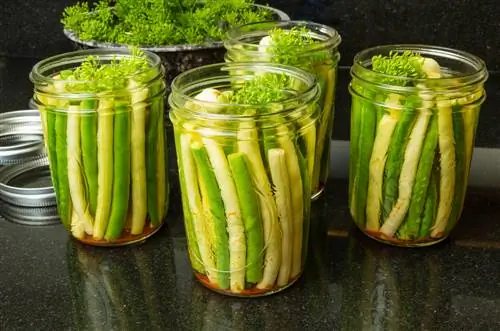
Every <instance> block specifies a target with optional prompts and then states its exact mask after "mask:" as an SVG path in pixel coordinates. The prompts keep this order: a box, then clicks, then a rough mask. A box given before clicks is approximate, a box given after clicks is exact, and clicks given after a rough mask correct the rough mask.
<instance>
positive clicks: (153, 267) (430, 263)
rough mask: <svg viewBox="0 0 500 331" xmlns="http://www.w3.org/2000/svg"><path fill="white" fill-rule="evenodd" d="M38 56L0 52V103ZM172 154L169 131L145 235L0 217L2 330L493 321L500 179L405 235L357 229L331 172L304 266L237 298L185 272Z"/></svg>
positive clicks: (485, 119)
mask: <svg viewBox="0 0 500 331" xmlns="http://www.w3.org/2000/svg"><path fill="white" fill-rule="evenodd" d="M35 62H36V60H34V59H22V60H20V59H13V58H9V59H5V58H0V83H1V84H0V87H1V91H0V110H1V111H7V110H14V109H23V108H26V107H27V103H28V99H29V97H30V96H31V88H32V87H31V84H30V82H29V81H28V79H27V75H28V72H29V70H30V68H31V66H32V65H33V64H34V63H35ZM347 81H348V72H347V70H346V69H343V70H342V71H341V75H340V79H339V89H338V95H337V100H338V106H337V119H336V131H337V132H336V134H335V137H337V138H339V139H346V138H347V127H348V111H347V109H348V103H349V96H348V95H347V94H346V91H345V86H346V84H347ZM488 84H489V85H488V89H489V90H490V89H491V91H489V100H490V102H488V104H487V105H485V107H484V109H483V113H482V115H481V116H482V117H481V123H480V130H479V131H480V132H479V135H478V145H481V146H490V147H496V150H497V151H498V148H499V147H500V139H499V138H500V134H499V132H498V130H499V128H498V126H497V125H495V123H496V116H498V115H497V113H496V107H494V105H495V104H496V103H497V101H500V99H499V98H500V95H499V92H498V84H499V79H498V77H497V76H494V77H492V79H490V81H489V83H488ZM169 133H170V138H171V131H170V130H169ZM170 143H172V140H170ZM174 157H175V156H174V150H173V148H172V146H171V145H170V160H172V161H171V162H170V178H171V185H172V195H171V200H170V210H169V213H168V215H167V220H166V224H165V225H164V227H163V228H162V229H161V230H160V231H159V232H158V233H157V234H155V235H154V236H153V237H152V238H150V239H149V240H147V241H146V242H145V243H143V244H141V245H138V246H132V247H122V248H109V249H106V248H93V247H89V246H85V245H82V244H79V243H77V242H76V241H74V240H72V239H71V238H70V236H69V235H68V233H67V232H66V230H65V229H64V228H63V227H62V226H61V225H57V226H44V227H28V226H21V225H17V224H14V223H10V222H8V221H5V220H2V219H0V243H1V245H0V298H1V300H0V330H9V331H10V330H216V331H218V330H273V331H274V330H347V331H351V330H499V329H500V319H499V316H500V285H499V284H500V187H497V188H484V187H470V188H469V191H468V193H467V197H466V201H465V207H464V212H463V216H462V219H461V221H460V222H459V223H458V226H457V228H456V229H455V231H454V232H453V233H452V235H451V236H450V238H449V239H447V240H445V241H444V242H442V243H440V244H438V245H436V246H433V247H428V248H421V249H404V248H396V247H390V246H385V245H381V244H379V243H377V242H375V241H373V240H371V239H369V238H367V237H365V236H364V235H363V234H362V233H360V232H359V231H358V230H356V229H355V228H354V227H353V224H352V223H353V222H352V221H351V219H350V217H349V213H348V205H347V192H346V190H347V181H346V180H345V179H333V178H332V179H330V181H329V183H328V186H327V189H326V192H325V195H324V196H323V197H322V198H320V199H319V200H318V201H316V202H314V203H313V208H312V217H311V223H312V230H311V239H310V247H309V257H308V261H307V265H306V270H305V272H304V274H303V277H302V278H301V279H300V280H299V281H298V282H297V283H296V284H295V285H293V286H292V287H291V288H289V289H287V290H285V291H283V292H282V293H279V294H276V295H274V296H270V297H265V298H259V299H236V298H229V297H225V296H222V295H220V294H217V293H213V292H211V291H210V290H208V289H205V288H204V287H202V286H201V285H200V284H199V283H197V281H196V280H195V279H194V278H193V276H192V273H191V268H190V265H189V261H188V258H187V252H186V238H185V235H184V229H183V224H182V211H181V209H180V206H181V204H180V197H179V194H178V181H177V176H176V170H175V163H174V162H173V160H174ZM486 160H487V158H486ZM477 175H479V176H480V175H481V174H477Z"/></svg>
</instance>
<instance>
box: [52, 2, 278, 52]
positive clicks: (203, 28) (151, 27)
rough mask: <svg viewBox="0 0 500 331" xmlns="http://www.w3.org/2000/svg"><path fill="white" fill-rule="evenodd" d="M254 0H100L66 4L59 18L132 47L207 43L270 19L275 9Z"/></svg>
mask: <svg viewBox="0 0 500 331" xmlns="http://www.w3.org/2000/svg"><path fill="white" fill-rule="evenodd" d="M253 3H254V2H253V0H204V1H199V0H168V1H167V0H100V1H99V2H97V3H96V4H94V5H93V7H92V8H91V6H90V5H89V4H88V3H87V2H81V3H77V4H76V5H73V6H69V7H67V8H65V10H64V12H63V14H62V19H61V22H62V24H63V25H64V28H65V29H66V30H69V31H73V32H74V33H76V34H77V35H78V37H79V38H80V39H82V40H96V41H102V42H112V43H120V44H128V45H156V46H163V45H176V44H203V43H205V42H210V41H220V40H221V39H222V38H223V37H224V34H225V33H226V31H227V30H228V29H229V28H231V27H233V26H237V25H242V24H245V23H252V22H259V21H266V20H269V19H271V18H272V13H271V12H270V11H269V10H267V9H263V8H256V7H254V6H252V5H253Z"/></svg>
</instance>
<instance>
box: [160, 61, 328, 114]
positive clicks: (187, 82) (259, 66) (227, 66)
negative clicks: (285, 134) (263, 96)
mask: <svg viewBox="0 0 500 331" xmlns="http://www.w3.org/2000/svg"><path fill="white" fill-rule="evenodd" d="M217 68H219V69H220V70H219V71H220V72H221V73H222V74H223V73H224V72H229V71H235V72H238V71H240V72H241V71H252V72H266V73H285V74H287V75H288V76H290V77H295V78H298V79H301V80H302V82H304V83H305V84H306V86H307V87H306V88H304V90H303V91H300V92H299V93H298V94H297V95H294V96H291V97H290V98H287V99H285V100H281V101H276V102H271V103H266V104H260V105H259V104H257V105H256V104H239V103H227V102H226V103H225V102H213V101H204V100H199V99H196V98H195V96H193V95H191V94H188V91H189V90H191V89H193V88H194V87H196V88H199V90H202V85H208V84H209V83H219V84H220V83H224V82H225V83H226V84H227V83H230V82H231V80H230V78H229V77H231V78H232V79H237V77H239V76H236V75H234V76H233V75H231V76H224V77H222V76H216V77H211V78H206V76H203V77H205V80H204V81H203V82H201V83H200V82H197V81H193V79H192V77H193V75H195V76H196V75H197V74H198V75H199V73H202V72H204V71H206V72H209V71H211V70H217ZM240 78H241V77H240ZM171 89H172V92H171V93H170V95H169V102H170V103H171V105H173V106H174V107H175V108H177V109H182V112H183V113H187V114H189V115H191V116H195V117H201V118H205V119H213V120H222V121H224V120H226V121H227V120H248V119H256V118H266V117H269V116H277V115H280V114H289V113H290V112H293V111H294V110H295V109H296V108H297V103H296V102H297V101H298V100H303V101H304V102H303V103H302V104H304V103H307V102H310V101H311V100H314V98H316V97H317V96H318V95H319V87H318V83H317V79H316V77H315V76H314V75H312V74H310V73H308V72H307V71H305V70H302V69H299V68H296V67H293V66H289V65H282V64H276V63H269V62H231V63H224V62H223V63H214V64H209V65H204V66H200V67H196V68H193V69H190V70H187V71H185V72H183V73H181V74H180V75H178V76H177V77H175V78H174V80H173V81H172V84H171ZM174 99H177V100H174ZM179 99H180V100H181V102H178V100H179ZM187 102H193V103H196V104H197V105H200V106H202V108H208V109H210V107H214V106H222V107H238V108H242V109H243V110H250V109H255V108H269V109H273V106H275V105H282V106H283V107H281V108H280V109H279V110H276V109H275V108H274V109H273V111H271V112H266V113H261V114H248V113H245V112H244V111H243V112H242V113H241V114H222V113H210V112H202V111H197V110H194V109H188V108H186V107H182V105H184V104H185V103H187ZM292 105H293V106H292Z"/></svg>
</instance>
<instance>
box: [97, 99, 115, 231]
mask: <svg viewBox="0 0 500 331" xmlns="http://www.w3.org/2000/svg"><path fill="white" fill-rule="evenodd" d="M97 113H98V115H97V141H98V146H97V164H98V168H97V207H96V212H95V221H94V233H93V238H94V239H97V240H101V239H102V238H103V237H104V233H105V232H106V228H107V226H108V221H109V214H110V211H111V203H112V200H111V198H112V194H113V164H114V162H113V161H114V156H113V123H114V115H113V100H112V99H110V98H104V97H103V98H101V99H99V106H98V108H97Z"/></svg>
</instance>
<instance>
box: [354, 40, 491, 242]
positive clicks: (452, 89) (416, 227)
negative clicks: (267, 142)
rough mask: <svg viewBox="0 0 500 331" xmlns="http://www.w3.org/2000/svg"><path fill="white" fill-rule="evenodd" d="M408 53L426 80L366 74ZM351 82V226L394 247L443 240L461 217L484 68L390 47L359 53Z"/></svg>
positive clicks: (462, 56) (438, 53)
mask: <svg viewBox="0 0 500 331" xmlns="http://www.w3.org/2000/svg"><path fill="white" fill-rule="evenodd" d="M405 51H409V52H413V53H414V54H415V53H419V54H420V55H421V56H422V57H423V58H424V59H425V60H424V62H423V65H422V69H421V70H423V71H424V72H425V73H426V75H427V76H426V78H406V77H397V76H390V75H387V74H381V73H378V72H375V71H373V70H372V69H371V68H372V67H371V65H372V58H373V57H374V56H377V55H382V56H385V55H389V54H390V53H391V52H393V54H394V52H396V53H397V54H399V53H403V52H405ZM410 54H411V53H410ZM428 58H429V59H428ZM433 60H434V61H433ZM436 62H437V63H436ZM351 75H352V81H351V84H350V86H349V90H350V93H351V95H352V109H351V140H350V162H349V207H350V212H351V215H352V217H353V219H354V221H355V222H356V225H357V226H358V227H359V228H360V229H361V230H362V231H364V232H365V233H366V234H367V235H368V236H370V237H372V238H374V239H377V240H379V241H382V242H385V243H390V244H393V245H399V246H425V245H430V244H433V243H436V242H439V241H441V240H443V239H445V238H446V237H447V236H448V234H449V233H450V231H451V230H452V229H453V228H454V227H455V225H456V223H457V221H458V219H459V218H460V214H461V212H462V207H463V202H464V197H465V193H466V189H467V183H468V176H469V169H470V164H471V158H472V152H473V148H474V138H475V133H476V127H477V122H478V116H479V109H480V107H481V104H482V103H483V101H484V100H485V97H486V95H485V91H484V82H485V80H486V79H487V71H486V67H485V64H484V62H483V61H482V60H481V59H479V58H478V57H476V56H473V55H471V54H468V53H465V52H462V51H458V50H453V49H448V48H443V47H434V46H423V45H388V46H380V47H374V48H370V49H366V50H364V51H362V52H360V53H359V54H357V55H356V56H355V58H354V64H353V66H352V68H351Z"/></svg>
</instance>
